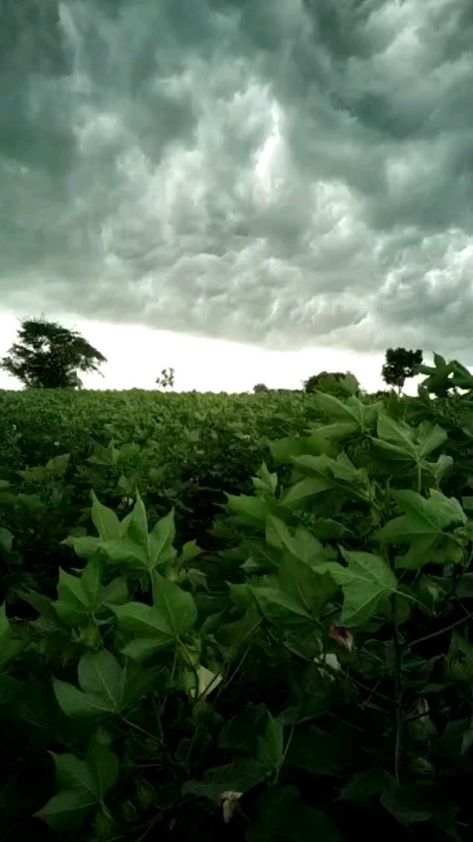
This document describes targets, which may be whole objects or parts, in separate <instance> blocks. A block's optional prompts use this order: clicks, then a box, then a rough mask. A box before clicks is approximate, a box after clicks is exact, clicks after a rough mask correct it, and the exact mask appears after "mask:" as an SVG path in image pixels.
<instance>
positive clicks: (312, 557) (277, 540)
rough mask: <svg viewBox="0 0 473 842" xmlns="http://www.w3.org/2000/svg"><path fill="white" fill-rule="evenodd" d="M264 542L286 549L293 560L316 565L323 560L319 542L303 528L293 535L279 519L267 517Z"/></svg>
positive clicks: (321, 547) (272, 516)
mask: <svg viewBox="0 0 473 842" xmlns="http://www.w3.org/2000/svg"><path fill="white" fill-rule="evenodd" d="M266 542H267V543H268V544H270V545H271V546H273V547H276V548H282V547H284V548H285V549H287V550H288V551H289V552H290V553H291V554H292V555H293V556H295V558H298V559H300V560H301V561H307V562H308V563H313V564H316V563H317V561H320V560H322V559H323V558H324V555H323V552H324V548H323V546H322V544H321V543H320V541H319V540H318V539H317V538H316V537H315V536H314V535H312V533H311V532H309V531H308V530H307V529H305V528H304V527H303V526H298V527H297V528H296V530H295V533H294V535H292V534H291V531H290V530H289V528H288V527H287V526H286V524H285V523H284V521H282V520H281V518H278V517H274V515H269V516H268V518H267V520H266Z"/></svg>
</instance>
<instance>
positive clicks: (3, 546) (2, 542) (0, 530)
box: [0, 526, 13, 553]
mask: <svg viewBox="0 0 473 842" xmlns="http://www.w3.org/2000/svg"><path fill="white" fill-rule="evenodd" d="M12 546H13V534H12V533H11V532H10V530H9V529H5V527H3V526H0V550H3V552H4V553H9V552H10V551H11V548H12Z"/></svg>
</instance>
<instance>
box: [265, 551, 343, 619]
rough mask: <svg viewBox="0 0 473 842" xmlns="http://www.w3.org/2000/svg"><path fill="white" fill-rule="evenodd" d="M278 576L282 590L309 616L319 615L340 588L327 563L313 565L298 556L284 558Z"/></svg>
mask: <svg viewBox="0 0 473 842" xmlns="http://www.w3.org/2000/svg"><path fill="white" fill-rule="evenodd" d="M278 578H279V581H280V583H281V588H282V590H283V591H284V592H285V593H286V594H287V595H288V596H289V597H291V599H293V600H294V602H295V603H297V604H298V605H299V606H300V607H301V609H302V610H303V612H304V613H306V614H307V615H309V616H318V615H319V613H320V611H321V609H322V607H323V606H324V605H326V603H327V602H329V601H330V600H331V599H332V598H333V597H334V596H335V594H336V593H337V590H338V586H337V584H336V582H335V581H334V579H333V578H332V577H331V576H330V574H329V572H327V567H326V565H325V564H324V565H323V566H322V565H320V566H315V567H313V566H312V565H310V564H307V562H305V561H301V560H300V559H298V558H282V559H281V562H280V564H279V575H278Z"/></svg>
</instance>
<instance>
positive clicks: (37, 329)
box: [0, 319, 106, 389]
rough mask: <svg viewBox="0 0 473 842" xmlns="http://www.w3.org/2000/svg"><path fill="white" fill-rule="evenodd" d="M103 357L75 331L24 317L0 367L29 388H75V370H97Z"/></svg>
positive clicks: (76, 373)
mask: <svg viewBox="0 0 473 842" xmlns="http://www.w3.org/2000/svg"><path fill="white" fill-rule="evenodd" d="M103 362H106V358H105V357H104V356H103V354H101V353H100V351H98V350H97V349H96V348H94V347H93V346H92V345H90V343H89V342H87V340H86V339H84V338H83V336H81V335H80V334H79V333H78V332H77V331H75V330H68V329H67V328H65V327H62V326H61V325H59V324H57V323H56V322H48V321H45V320H44V319H25V320H23V321H22V323H21V327H20V330H19V331H18V337H17V341H16V342H15V343H14V344H13V345H12V346H11V348H10V349H9V351H8V354H7V356H5V357H4V358H3V359H2V361H1V362H0V367H1V368H3V369H4V370H5V371H8V372H9V373H10V374H12V375H13V376H14V377H17V378H18V379H19V380H21V382H22V383H23V384H24V385H25V386H27V387H28V388H30V389H78V388H80V387H81V386H82V381H81V380H80V378H79V375H78V372H88V371H98V367H99V365H100V364H101V363H103Z"/></svg>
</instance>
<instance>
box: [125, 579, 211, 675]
mask: <svg viewBox="0 0 473 842" xmlns="http://www.w3.org/2000/svg"><path fill="white" fill-rule="evenodd" d="M153 597H154V603H153V605H144V604H143V603H141V602H129V603H127V604H126V605H123V606H118V607H115V608H114V609H113V610H114V613H115V615H116V617H117V620H118V625H119V628H120V629H122V630H123V631H124V632H125V633H126V634H127V635H132V636H134V638H135V639H134V640H131V641H130V642H129V643H128V644H127V646H126V648H125V649H124V650H123V651H124V654H126V655H128V656H129V657H133V658H135V659H137V660H140V659H141V658H144V657H146V656H148V655H150V654H151V653H152V652H153V651H157V650H158V649H161V648H163V647H165V646H169V645H171V644H173V643H175V642H176V640H177V639H178V638H179V637H180V636H181V635H183V634H186V633H187V632H188V631H190V629H191V628H192V627H193V626H194V623H195V621H196V619H197V608H196V605H195V602H194V599H193V597H192V595H191V594H190V593H187V592H186V591H184V590H182V588H180V587H179V585H176V584H175V583H174V582H171V581H169V579H165V578H164V577H163V576H160V575H159V574H158V573H155V574H154V587H153Z"/></svg>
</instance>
